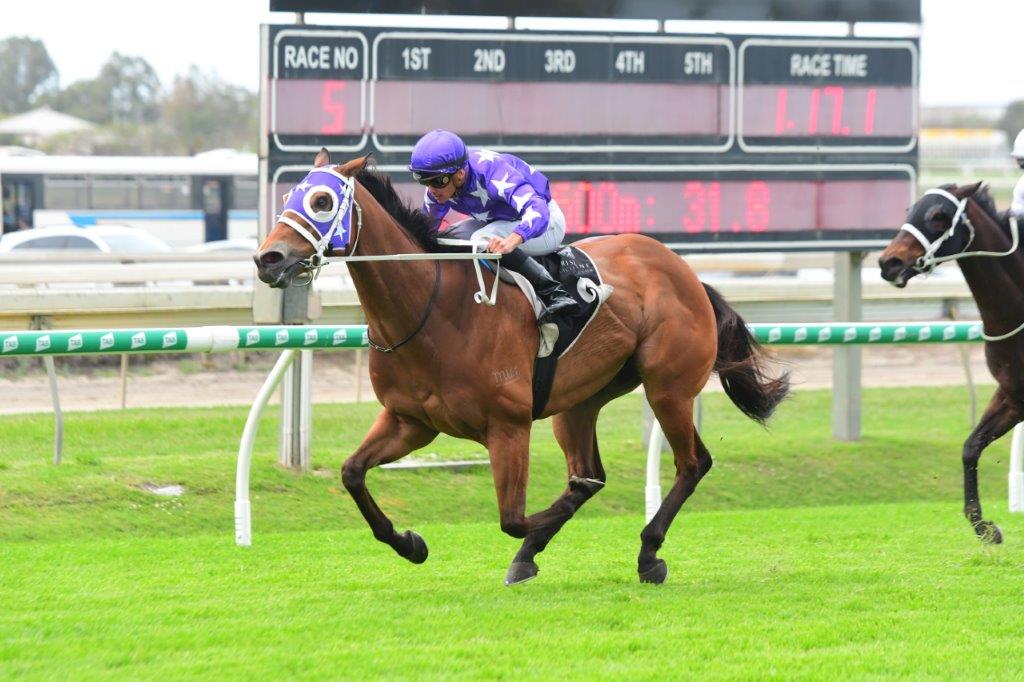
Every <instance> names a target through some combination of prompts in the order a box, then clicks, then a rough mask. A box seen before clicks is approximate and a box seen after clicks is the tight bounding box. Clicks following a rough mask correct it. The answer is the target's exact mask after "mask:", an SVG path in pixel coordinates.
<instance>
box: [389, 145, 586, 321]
mask: <svg viewBox="0 0 1024 682" xmlns="http://www.w3.org/2000/svg"><path fill="white" fill-rule="evenodd" d="M409 170H410V171H412V175H413V177H414V178H415V179H416V182H418V183H420V184H421V185H425V186H426V190H425V191H424V193H423V212H424V213H426V214H427V216H429V217H430V218H431V220H432V221H433V223H434V229H438V227H439V226H440V224H441V219H442V218H443V217H444V216H445V215H446V214H447V213H448V211H449V210H451V209H453V208H454V209H455V210H456V211H458V212H459V213H463V214H466V215H471V216H473V217H472V218H468V219H466V220H463V221H461V222H459V223H456V224H455V225H453V226H452V227H450V228H449V229H448V230H446V231H444V233H442V234H441V235H440V236H443V237H448V238H454V239H472V240H474V241H476V240H487V242H488V243H487V250H488V251H490V252H491V253H500V254H503V256H502V259H501V264H502V265H503V266H505V267H506V268H508V269H509V270H512V271H513V272H517V273H519V274H520V275H522V276H523V277H525V278H526V279H527V281H529V282H530V284H532V285H533V288H534V291H536V292H537V296H539V297H540V299H541V301H542V302H543V303H544V307H545V309H544V312H543V314H541V316H540V322H541V323H544V322H549V321H551V320H552V319H553V318H554V317H555V316H557V315H558V314H565V313H571V312H572V311H573V310H574V309H575V308H576V301H575V299H573V298H572V297H571V296H569V294H568V293H567V292H566V291H565V289H564V288H563V287H562V284H561V283H560V282H559V281H558V280H556V279H555V278H553V277H552V276H551V275H550V274H548V271H547V270H546V269H545V268H544V267H543V266H542V265H541V264H540V263H538V262H537V261H535V260H534V259H533V258H531V256H543V255H546V254H549V253H553V252H555V251H556V250H558V248H559V247H560V246H561V245H562V238H563V237H564V236H565V216H564V215H562V210H561V209H560V208H559V207H558V204H556V203H555V202H554V201H553V200H552V199H551V189H550V188H549V186H548V179H547V178H546V177H544V176H543V175H541V174H540V173H539V172H538V171H536V170H534V169H533V168H532V167H531V166H530V165H529V164H527V163H526V162H525V161H523V160H522V159H519V158H517V157H515V156H512V155H511V154H499V153H497V152H492V151H488V150H486V149H476V148H467V147H466V145H465V143H463V141H462V140H461V139H460V138H459V136H458V135H456V134H455V133H450V132H448V131H447V130H434V131H431V132H429V133H427V134H426V135H424V136H423V137H421V138H420V140H419V142H417V143H416V146H415V147H414V148H413V150H412V159H411V160H410V162H409Z"/></svg>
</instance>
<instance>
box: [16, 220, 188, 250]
mask: <svg viewBox="0 0 1024 682" xmlns="http://www.w3.org/2000/svg"><path fill="white" fill-rule="evenodd" d="M29 249H31V250H34V251H43V250H57V251H63V250H71V249H78V250H84V251H98V252H101V253H165V252H168V251H171V250H172V249H171V246H170V245H169V244H168V243H167V242H165V241H164V240H162V239H160V238H158V237H154V236H153V235H151V234H149V233H148V232H146V231H145V230H142V229H140V228H137V227H128V226H127V225H91V226H89V227H78V226H77V225H53V226H49V227H38V228H35V229H31V230H21V231H19V232H11V233H8V234H5V235H3V236H2V237H0V253H8V252H11V251H27V250H29Z"/></svg>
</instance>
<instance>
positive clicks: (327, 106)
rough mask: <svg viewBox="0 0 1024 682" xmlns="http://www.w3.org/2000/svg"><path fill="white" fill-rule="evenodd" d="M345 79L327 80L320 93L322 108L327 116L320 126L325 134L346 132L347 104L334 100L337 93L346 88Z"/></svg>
mask: <svg viewBox="0 0 1024 682" xmlns="http://www.w3.org/2000/svg"><path fill="white" fill-rule="evenodd" d="M346 85H347V83H346V82H345V81H325V82H324V86H323V89H322V90H321V93H320V108H321V110H322V111H323V112H324V115H325V116H326V117H327V118H326V121H325V123H324V124H323V125H322V126H321V127H320V132H321V133H323V134H324V135H340V134H341V133H343V132H345V105H344V104H342V103H341V102H336V101H334V95H335V93H340V92H341V91H342V90H344V89H345V86H346Z"/></svg>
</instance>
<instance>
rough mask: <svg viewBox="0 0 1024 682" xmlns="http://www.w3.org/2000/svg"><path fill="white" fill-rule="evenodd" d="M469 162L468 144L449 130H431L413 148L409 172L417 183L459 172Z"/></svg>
mask: <svg viewBox="0 0 1024 682" xmlns="http://www.w3.org/2000/svg"><path fill="white" fill-rule="evenodd" d="M468 160H469V152H468V151H467V150H466V143H465V142H463V141H462V139H461V138H460V137H459V136H458V135H456V134H455V133H452V132H449V131H447V130H441V129H440V128H438V129H437V130H431V131H430V132H429V133H427V134H426V135H424V136H423V137H421V138H420V139H419V141H418V142H417V143H416V146H415V147H413V148H412V158H411V159H410V160H409V170H410V171H412V175H413V177H414V178H416V181H417V182H419V181H420V180H426V179H429V178H432V177H435V176H438V175H451V174H452V173H456V172H458V171H459V170H460V169H462V168H463V167H464V166H465V165H466V161H468Z"/></svg>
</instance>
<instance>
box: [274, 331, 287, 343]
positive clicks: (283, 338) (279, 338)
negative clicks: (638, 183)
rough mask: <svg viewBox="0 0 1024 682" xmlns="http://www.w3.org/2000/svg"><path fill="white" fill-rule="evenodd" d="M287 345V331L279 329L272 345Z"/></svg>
mask: <svg viewBox="0 0 1024 682" xmlns="http://www.w3.org/2000/svg"><path fill="white" fill-rule="evenodd" d="M284 343H288V330H287V329H280V330H278V332H277V334H275V335H274V345H275V346H280V345H281V344H284Z"/></svg>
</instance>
